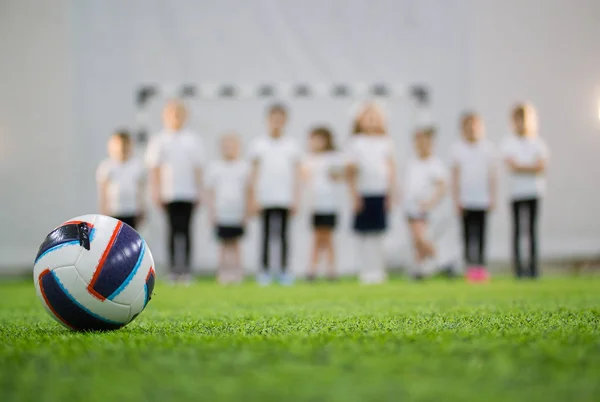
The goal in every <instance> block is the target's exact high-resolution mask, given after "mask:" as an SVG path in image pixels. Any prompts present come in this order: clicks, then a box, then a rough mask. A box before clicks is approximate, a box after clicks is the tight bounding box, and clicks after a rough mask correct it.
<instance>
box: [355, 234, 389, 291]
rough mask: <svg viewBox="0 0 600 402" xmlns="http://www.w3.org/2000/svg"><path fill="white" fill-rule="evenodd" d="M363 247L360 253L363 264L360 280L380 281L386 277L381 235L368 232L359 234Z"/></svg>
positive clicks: (369, 282)
mask: <svg viewBox="0 0 600 402" xmlns="http://www.w3.org/2000/svg"><path fill="white" fill-rule="evenodd" d="M361 240H362V243H363V247H362V250H359V251H361V254H362V256H363V258H362V260H363V261H364V262H363V266H362V269H361V275H360V280H361V281H362V282H363V283H367V284H372V283H381V282H383V281H384V280H385V278H386V272H385V259H384V256H383V235H382V234H381V233H368V234H364V235H362V236H361Z"/></svg>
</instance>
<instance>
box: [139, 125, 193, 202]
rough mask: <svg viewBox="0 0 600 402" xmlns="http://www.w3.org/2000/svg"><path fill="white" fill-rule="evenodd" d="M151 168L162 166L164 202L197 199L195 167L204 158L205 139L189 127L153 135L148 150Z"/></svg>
mask: <svg viewBox="0 0 600 402" xmlns="http://www.w3.org/2000/svg"><path fill="white" fill-rule="evenodd" d="M146 162H147V164H148V166H149V167H150V168H156V167H159V168H160V178H161V180H160V182H161V188H160V193H161V196H162V200H163V201H164V202H173V201H196V200H197V199H198V194H199V189H198V183H197V180H196V169H198V168H201V167H202V165H203V162H204V146H203V143H202V140H201V139H200V138H199V137H198V136H197V135H196V134H195V133H194V132H192V131H190V130H181V131H179V132H174V133H173V132H168V131H163V132H161V133H159V134H158V135H156V136H154V137H152V138H151V139H150V143H149V144H148V149H147V152H146Z"/></svg>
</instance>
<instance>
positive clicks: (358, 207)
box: [352, 195, 365, 214]
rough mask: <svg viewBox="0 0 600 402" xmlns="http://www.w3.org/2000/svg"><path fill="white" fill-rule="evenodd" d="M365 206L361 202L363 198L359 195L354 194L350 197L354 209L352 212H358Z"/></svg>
mask: <svg viewBox="0 0 600 402" xmlns="http://www.w3.org/2000/svg"><path fill="white" fill-rule="evenodd" d="M364 207H365V205H364V203H363V199H362V197H361V196H360V195H355V196H354V197H353V199H352V210H353V211H354V213H357V214H358V213H359V212H361V211H362V210H363V208H364Z"/></svg>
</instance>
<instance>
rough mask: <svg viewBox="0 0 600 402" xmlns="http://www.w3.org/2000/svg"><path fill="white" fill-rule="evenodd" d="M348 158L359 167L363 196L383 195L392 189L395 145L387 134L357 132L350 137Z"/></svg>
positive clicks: (359, 186) (360, 186)
mask: <svg viewBox="0 0 600 402" xmlns="http://www.w3.org/2000/svg"><path fill="white" fill-rule="evenodd" d="M347 158H348V160H349V162H350V163H353V164H355V165H356V167H357V169H358V178H357V187H358V191H359V193H360V194H361V195H363V196H382V195H385V194H387V193H388V192H389V190H390V188H389V187H390V175H391V173H392V172H391V171H390V164H389V163H390V160H393V159H394V158H395V146H394V142H393V141H392V139H391V138H390V137H389V136H387V135H366V134H356V135H354V136H353V137H352V138H351V139H350V143H349V144H348V148H347Z"/></svg>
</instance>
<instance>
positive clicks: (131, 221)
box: [114, 215, 138, 229]
mask: <svg viewBox="0 0 600 402" xmlns="http://www.w3.org/2000/svg"><path fill="white" fill-rule="evenodd" d="M114 218H115V219H118V220H120V221H121V222H123V223H126V224H128V225H129V226H131V227H132V228H134V229H135V228H136V226H137V220H138V218H137V216H135V215H121V216H115V217H114Z"/></svg>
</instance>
